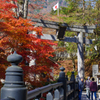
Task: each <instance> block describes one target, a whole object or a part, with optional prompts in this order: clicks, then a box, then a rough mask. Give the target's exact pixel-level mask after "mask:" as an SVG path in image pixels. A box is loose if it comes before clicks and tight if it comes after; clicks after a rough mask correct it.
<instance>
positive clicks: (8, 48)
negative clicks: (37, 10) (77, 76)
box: [0, 0, 57, 88]
mask: <svg viewBox="0 0 100 100" xmlns="http://www.w3.org/2000/svg"><path fill="white" fill-rule="evenodd" d="M10 1H11V0H0V48H1V52H0V59H2V60H0V64H1V66H0V70H1V71H2V75H3V76H4V73H5V70H4V69H5V66H6V67H7V66H8V65H9V63H8V62H7V61H6V57H7V56H8V55H9V54H11V53H13V51H17V53H18V54H20V55H22V56H23V61H22V63H21V64H20V66H21V67H22V68H23V70H24V79H25V81H26V82H27V83H30V84H31V86H32V88H35V87H38V86H42V85H44V84H45V82H47V81H48V79H49V80H50V79H52V77H51V72H52V69H51V67H52V68H54V67H57V65H56V64H54V63H53V62H51V61H50V60H49V58H48V57H50V56H53V52H54V49H53V48H52V46H53V45H56V44H55V43H53V42H52V41H48V40H41V39H39V38H37V37H36V35H33V34H27V33H28V32H29V31H30V32H31V33H32V32H33V31H35V32H36V34H38V35H42V33H41V32H42V28H41V27H34V26H32V24H33V22H31V20H29V19H23V18H21V17H18V18H16V14H15V13H14V12H13V10H12V9H13V8H17V6H16V5H14V4H12V3H11V2H10ZM15 1H16V0H15ZM16 2H17V1H16ZM32 59H36V65H32V66H29V65H27V66H26V65H25V62H26V61H27V62H28V63H29V62H30V61H31V60H32ZM2 68H3V69H2ZM36 75H38V78H37V77H36ZM0 78H4V77H0Z"/></svg>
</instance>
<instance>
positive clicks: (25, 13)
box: [24, 0, 29, 18]
mask: <svg viewBox="0 0 100 100" xmlns="http://www.w3.org/2000/svg"><path fill="white" fill-rule="evenodd" d="M28 2H29V0H25V2H24V18H27V15H28Z"/></svg>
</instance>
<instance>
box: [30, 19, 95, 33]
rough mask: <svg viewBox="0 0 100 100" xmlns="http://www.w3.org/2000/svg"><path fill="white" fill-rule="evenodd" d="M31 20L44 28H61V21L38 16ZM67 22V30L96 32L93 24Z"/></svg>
mask: <svg viewBox="0 0 100 100" xmlns="http://www.w3.org/2000/svg"><path fill="white" fill-rule="evenodd" d="M31 21H33V22H36V23H34V24H33V25H35V26H41V27H44V28H51V29H59V22H53V21H47V20H42V19H36V18H33V19H32V20H31ZM65 24H66V27H67V28H66V31H72V32H83V33H94V29H95V28H96V26H95V25H93V26H77V25H72V26H69V25H68V24H67V23H65Z"/></svg>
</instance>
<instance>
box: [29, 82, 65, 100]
mask: <svg viewBox="0 0 100 100" xmlns="http://www.w3.org/2000/svg"><path fill="white" fill-rule="evenodd" d="M62 85H63V83H62V82H59V83H54V84H49V85H46V86H43V87H40V88H36V89H34V90H31V91H28V93H27V99H32V98H34V97H36V96H38V95H40V94H42V93H45V92H48V91H50V90H52V89H56V88H58V87H61V86H62Z"/></svg>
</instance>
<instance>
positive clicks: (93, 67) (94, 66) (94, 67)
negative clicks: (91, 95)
mask: <svg viewBox="0 0 100 100" xmlns="http://www.w3.org/2000/svg"><path fill="white" fill-rule="evenodd" d="M97 73H98V65H93V66H92V77H95V74H97Z"/></svg>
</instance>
